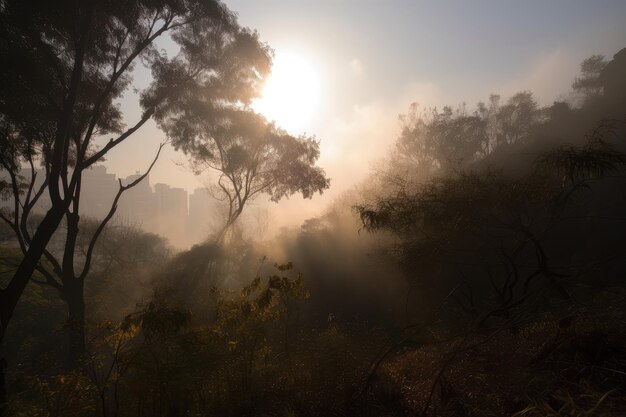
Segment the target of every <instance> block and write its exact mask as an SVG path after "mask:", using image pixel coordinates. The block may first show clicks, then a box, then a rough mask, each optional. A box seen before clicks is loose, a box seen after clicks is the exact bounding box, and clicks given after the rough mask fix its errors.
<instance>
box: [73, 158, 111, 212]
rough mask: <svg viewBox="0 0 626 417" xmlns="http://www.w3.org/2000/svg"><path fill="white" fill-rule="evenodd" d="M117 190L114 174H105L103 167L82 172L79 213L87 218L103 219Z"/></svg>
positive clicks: (99, 166) (98, 166) (94, 167)
mask: <svg viewBox="0 0 626 417" xmlns="http://www.w3.org/2000/svg"><path fill="white" fill-rule="evenodd" d="M118 189H119V184H118V183H117V179H116V178H115V174H109V173H107V169H106V167H105V166H103V165H96V166H93V167H91V168H89V169H87V170H85V171H83V180H82V187H81V202H80V203H81V212H82V213H83V214H85V215H87V216H89V217H95V218H97V219H102V218H104V217H105V216H106V215H107V214H108V213H109V210H111V205H112V204H113V199H114V198H115V194H116V193H117V191H118Z"/></svg>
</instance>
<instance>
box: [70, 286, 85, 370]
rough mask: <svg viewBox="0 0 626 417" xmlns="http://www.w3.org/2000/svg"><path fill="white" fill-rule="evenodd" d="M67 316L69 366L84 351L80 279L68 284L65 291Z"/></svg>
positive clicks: (73, 364) (74, 363) (76, 360)
mask: <svg viewBox="0 0 626 417" xmlns="http://www.w3.org/2000/svg"><path fill="white" fill-rule="evenodd" d="M65 302H66V303H67V310H68V318H67V330H68V338H69V358H68V362H69V365H70V366H75V365H76V364H77V363H78V361H79V360H80V359H81V358H82V357H83V355H84V354H85V351H86V346H85V299H84V295H83V283H82V281H80V280H75V282H74V283H73V284H72V285H71V286H68V288H67V289H66V292H65Z"/></svg>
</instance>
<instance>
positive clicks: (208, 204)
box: [189, 188, 217, 242]
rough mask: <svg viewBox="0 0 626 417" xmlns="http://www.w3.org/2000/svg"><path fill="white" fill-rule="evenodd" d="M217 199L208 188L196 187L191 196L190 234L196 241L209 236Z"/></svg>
mask: <svg viewBox="0 0 626 417" xmlns="http://www.w3.org/2000/svg"><path fill="white" fill-rule="evenodd" d="M216 203H217V202H216V201H215V199H214V198H213V197H211V195H210V194H209V191H208V190H207V189H206V188H196V189H195V190H193V193H191V195H190V196H189V236H190V237H191V238H192V239H193V240H194V241H196V242H199V241H202V240H204V239H206V238H208V237H209V233H210V230H211V225H212V223H213V222H214V221H215V219H214V217H215V208H216Z"/></svg>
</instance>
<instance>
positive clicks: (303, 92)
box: [252, 51, 320, 134]
mask: <svg viewBox="0 0 626 417" xmlns="http://www.w3.org/2000/svg"><path fill="white" fill-rule="evenodd" d="M319 101H320V80H319V76H318V73H317V72H316V71H315V68H314V67H313V66H312V65H311V64H310V62H309V61H307V60H306V59H304V58H303V57H302V56H299V55H297V54H293V53H289V52H278V51H277V52H276V55H275V57H274V64H273V66H272V73H271V75H270V76H269V78H268V79H267V81H266V83H265V87H264V88H263V91H262V93H261V97H259V98H258V99H257V100H255V101H254V102H253V103H252V108H253V109H254V110H256V111H257V112H259V113H261V114H262V115H264V116H265V117H266V118H267V119H268V120H270V121H275V122H276V125H277V126H278V127H281V128H283V129H285V130H287V131H288V132H289V133H292V134H296V133H302V132H301V131H302V130H303V129H305V128H306V127H308V125H309V123H310V122H311V120H312V119H313V117H314V116H315V113H316V111H317V109H318V107H319Z"/></svg>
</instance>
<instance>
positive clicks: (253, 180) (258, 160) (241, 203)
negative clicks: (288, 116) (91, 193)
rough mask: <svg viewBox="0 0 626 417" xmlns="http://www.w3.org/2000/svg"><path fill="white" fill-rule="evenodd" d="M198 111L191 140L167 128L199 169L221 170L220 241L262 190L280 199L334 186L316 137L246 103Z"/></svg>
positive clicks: (218, 237)
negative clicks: (213, 112)
mask: <svg viewBox="0 0 626 417" xmlns="http://www.w3.org/2000/svg"><path fill="white" fill-rule="evenodd" d="M197 116H198V117H197V118H196V120H199V126H197V128H198V129H199V130H198V131H197V132H196V136H195V137H194V138H192V139H191V140H190V138H188V137H180V136H177V135H176V132H172V131H168V133H171V136H170V137H171V138H173V142H174V145H175V146H180V147H181V148H182V149H183V150H184V151H185V152H186V153H188V154H189V155H190V157H191V158H192V160H191V161H192V165H193V167H194V170H195V171H196V173H198V174H200V173H202V172H204V171H205V170H209V171H213V172H216V173H217V174H218V177H217V185H216V186H215V187H214V191H215V194H216V196H217V198H219V199H220V200H223V201H225V203H226V221H225V223H224V226H223V227H222V229H221V230H220V231H219V232H218V233H217V237H216V241H217V242H219V241H221V239H222V238H223V237H224V233H225V232H226V231H227V230H228V229H229V228H230V227H231V226H232V225H233V223H235V221H236V220H237V219H238V218H239V216H240V215H241V213H242V212H243V210H244V208H245V206H246V204H248V203H249V202H251V201H252V200H253V199H254V198H255V197H257V196H258V195H259V194H267V195H268V196H269V197H270V199H271V200H272V201H274V202H278V201H279V200H281V199H282V198H283V197H287V196H289V195H292V194H294V193H297V192H299V193H301V194H302V196H303V197H304V198H311V197H312V196H313V194H314V193H316V192H319V193H320V194H321V193H322V192H323V191H324V190H325V189H327V188H328V187H329V184H330V180H329V179H328V178H326V176H325V174H324V170H323V169H322V168H320V167H318V166H316V165H315V162H316V161H317V159H318V158H319V155H320V153H319V142H318V141H317V140H315V138H312V137H305V136H300V137H294V136H291V135H289V134H288V133H287V132H285V131H284V130H281V129H279V128H277V127H276V126H274V124H273V123H268V122H267V121H266V120H265V118H264V117H263V116H261V115H259V114H256V113H254V112H252V111H249V110H245V109H244V110H222V111H221V112H219V115H217V117H215V118H211V117H210V115H206V116H204V115H202V114H198V115H197ZM166 123H167V122H166ZM183 123H185V121H184V120H183Z"/></svg>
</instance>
